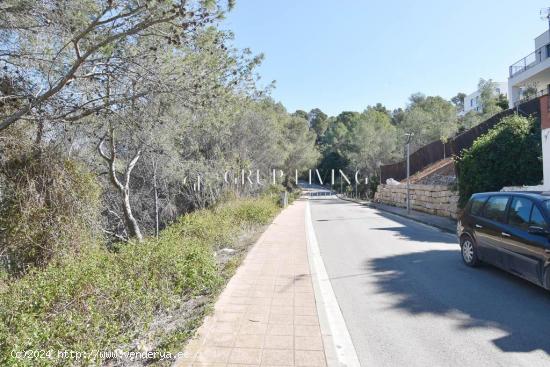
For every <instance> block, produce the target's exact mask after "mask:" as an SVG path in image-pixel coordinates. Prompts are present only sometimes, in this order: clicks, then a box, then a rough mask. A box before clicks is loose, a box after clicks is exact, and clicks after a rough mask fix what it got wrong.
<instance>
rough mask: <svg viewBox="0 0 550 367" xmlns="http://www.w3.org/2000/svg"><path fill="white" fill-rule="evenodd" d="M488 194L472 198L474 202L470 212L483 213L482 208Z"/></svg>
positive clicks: (474, 213)
mask: <svg viewBox="0 0 550 367" xmlns="http://www.w3.org/2000/svg"><path fill="white" fill-rule="evenodd" d="M485 200H487V196H477V197H473V198H472V204H470V214H472V215H481V209H482V208H483V204H485Z"/></svg>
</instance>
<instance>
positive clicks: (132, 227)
mask: <svg viewBox="0 0 550 367" xmlns="http://www.w3.org/2000/svg"><path fill="white" fill-rule="evenodd" d="M122 196H123V210H124V219H125V220H126V227H127V228H128V236H129V237H131V238H135V239H136V240H137V241H138V242H141V241H143V236H142V234H141V230H140V229H139V224H138V222H137V220H136V218H135V217H134V215H133V214H132V206H131V205H130V190H129V188H126V187H125V188H124V190H123V192H122Z"/></svg>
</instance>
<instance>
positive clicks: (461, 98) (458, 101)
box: [451, 92, 466, 112]
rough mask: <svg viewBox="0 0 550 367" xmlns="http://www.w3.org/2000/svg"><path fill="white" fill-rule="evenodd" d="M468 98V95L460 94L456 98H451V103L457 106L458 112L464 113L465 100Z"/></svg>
mask: <svg viewBox="0 0 550 367" xmlns="http://www.w3.org/2000/svg"><path fill="white" fill-rule="evenodd" d="M465 98H466V93H462V92H460V93H458V94H457V95H456V96H454V97H453V98H451V102H452V103H453V104H454V105H455V107H456V110H457V111H459V112H460V111H464V99H465Z"/></svg>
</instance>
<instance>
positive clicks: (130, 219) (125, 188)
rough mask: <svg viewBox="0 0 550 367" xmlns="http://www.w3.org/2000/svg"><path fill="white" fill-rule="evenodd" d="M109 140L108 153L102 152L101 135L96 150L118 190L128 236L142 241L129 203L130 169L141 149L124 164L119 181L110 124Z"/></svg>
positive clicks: (102, 141) (103, 140)
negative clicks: (122, 178)
mask: <svg viewBox="0 0 550 367" xmlns="http://www.w3.org/2000/svg"><path fill="white" fill-rule="evenodd" d="M109 140H110V144H109V147H110V155H108V154H107V153H105V152H103V143H104V142H105V137H103V138H102V139H101V141H100V142H99V145H98V147H97V150H98V152H99V155H101V157H102V158H103V159H104V160H105V161H107V164H108V166H109V177H110V179H111V182H112V183H113V185H114V186H115V188H116V189H117V191H118V192H119V194H120V197H121V199H122V208H123V211H124V221H125V222H126V223H125V224H126V230H127V231H128V237H130V238H135V239H136V240H137V241H138V242H142V241H143V235H142V234H141V230H140V229H139V224H138V222H137V220H136V218H135V217H134V215H133V213H132V206H131V204H130V175H131V174H132V170H133V169H134V166H135V165H136V163H137V161H138V160H139V157H140V156H141V150H138V151H137V152H136V154H135V155H134V157H133V158H132V160H131V161H130V162H129V163H128V165H127V166H126V172H124V181H123V182H121V181H120V180H119V178H118V177H117V171H116V146H115V137H114V129H113V128H112V126H110V127H109Z"/></svg>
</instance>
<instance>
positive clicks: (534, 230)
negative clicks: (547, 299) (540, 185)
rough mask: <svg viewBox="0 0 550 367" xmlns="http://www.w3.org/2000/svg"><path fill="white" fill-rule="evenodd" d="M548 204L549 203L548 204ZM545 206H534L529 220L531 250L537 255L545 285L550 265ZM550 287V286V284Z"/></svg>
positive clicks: (549, 243)
mask: <svg viewBox="0 0 550 367" xmlns="http://www.w3.org/2000/svg"><path fill="white" fill-rule="evenodd" d="M546 203H548V202H546ZM543 212H544V205H537V204H536V203H535V205H533V210H532V211H531V218H530V220H529V234H530V235H531V237H530V238H531V241H530V250H531V252H532V253H535V256H536V258H537V260H538V263H539V274H540V283H541V284H542V285H544V277H545V276H546V274H545V273H544V271H545V267H547V266H548V264H550V237H549V235H548V234H549V233H550V227H549V226H548V222H547V220H546V219H545V218H544V215H543ZM549 286H550V284H549Z"/></svg>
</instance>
